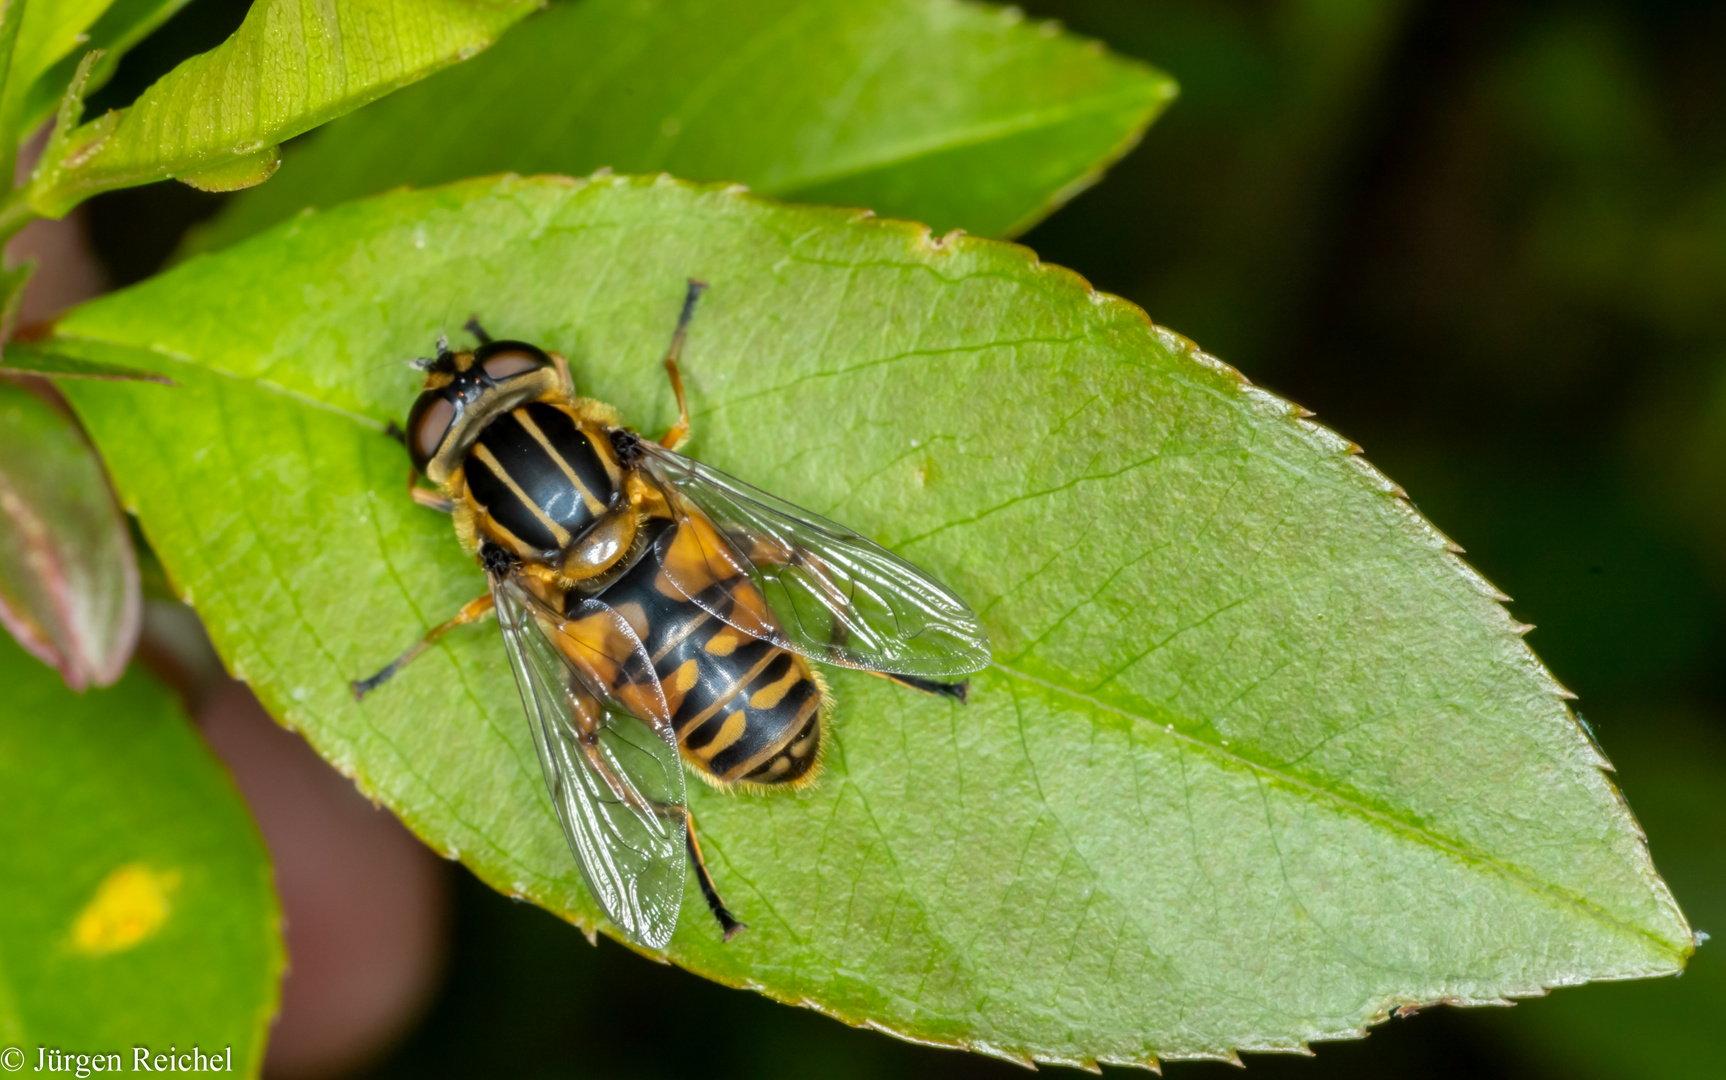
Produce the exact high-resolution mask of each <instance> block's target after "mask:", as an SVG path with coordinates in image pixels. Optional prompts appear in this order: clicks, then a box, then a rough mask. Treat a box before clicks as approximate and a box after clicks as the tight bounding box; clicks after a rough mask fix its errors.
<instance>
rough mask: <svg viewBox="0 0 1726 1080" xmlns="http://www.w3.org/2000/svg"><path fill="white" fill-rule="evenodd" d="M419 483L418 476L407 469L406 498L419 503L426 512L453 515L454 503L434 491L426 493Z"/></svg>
mask: <svg viewBox="0 0 1726 1080" xmlns="http://www.w3.org/2000/svg"><path fill="white" fill-rule="evenodd" d="M419 481H420V474H419V473H417V472H415V471H414V470H412V469H409V470H408V498H410V499H412V500H413V501H414V502H416V503H419V504H420V505H421V506H423V507H425V508H426V509H427V510H436V511H437V512H438V513H440V514H453V513H455V503H453V502H450V501H449V500H448V499H446V498H444V497H443V496H442V495H439V494H438V493H437V492H435V491H427V490H426V489H425V488H423V487H420V484H419Z"/></svg>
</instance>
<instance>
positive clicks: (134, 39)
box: [23, 0, 188, 132]
mask: <svg viewBox="0 0 1726 1080" xmlns="http://www.w3.org/2000/svg"><path fill="white" fill-rule="evenodd" d="M187 2H188V0H110V2H109V5H108V10H106V11H104V12H102V15H101V17H100V18H98V19H97V20H96V21H95V22H94V23H92V24H90V26H89V29H88V30H87V31H85V40H84V41H82V42H80V43H79V44H78V47H77V48H76V49H74V50H72V51H71V52H68V53H67V54H66V55H64V56H62V57H60V58H59V61H58V63H55V64H54V66H53V67H51V68H49V69H48V70H46V71H44V72H43V73H42V74H41V75H40V76H39V77H38V78H37V79H36V81H35V83H33V84H32V85H31V86H30V87H29V93H28V94H27V95H26V97H25V100H24V124H23V130H24V131H25V132H29V131H32V130H34V129H35V128H36V127H37V125H39V124H41V123H42V122H43V121H44V120H46V119H48V117H49V116H51V115H52V114H53V112H54V107H55V106H57V105H58V104H60V95H61V94H63V93H65V92H66V87H67V85H68V84H70V83H71V81H72V75H73V73H74V72H75V71H76V70H77V68H78V61H79V60H80V59H81V58H82V57H83V54H84V53H86V52H89V51H90V50H91V49H100V50H102V58H101V59H100V60H98V61H96V66H95V68H94V70H92V71H91V72H90V85H89V87H88V89H89V91H90V92H94V91H95V90H96V89H98V88H99V87H101V86H103V85H105V84H106V83H107V81H108V80H109V79H110V78H111V77H112V76H113V74H114V71H115V69H116V68H118V67H119V66H120V59H121V58H122V57H123V56H125V55H126V52H127V50H129V49H130V48H131V47H132V46H134V45H136V44H137V43H138V42H140V41H142V40H144V38H146V37H148V36H149V35H150V34H151V33H152V32H153V31H154V30H156V28H157V27H159V26H161V25H162V24H163V23H165V22H167V21H168V20H169V19H170V18H172V17H173V16H174V14H175V13H176V12H178V11H179V10H180V9H181V8H183V7H185V6H186V4H187ZM33 6H34V7H48V6H49V5H48V4H44V3H41V2H37V3H36V4H34V5H33Z"/></svg>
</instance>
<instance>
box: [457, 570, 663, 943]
mask: <svg viewBox="0 0 1726 1080" xmlns="http://www.w3.org/2000/svg"><path fill="white" fill-rule="evenodd" d="M491 592H492V597H493V598H494V600H495V601H496V603H497V620H498V625H499V626H500V627H501V628H502V630H503V640H504V645H505V647H506V648H507V649H508V651H509V659H510V664H511V666H512V667H513V668H514V669H515V679H516V685H517V686H518V687H519V688H520V690H521V701H522V705H523V706H524V707H525V708H526V709H527V719H528V724H529V726H530V727H531V728H532V729H533V742H534V746H535V748H536V749H537V750H538V751H539V764H540V768H541V770H542V771H543V772H544V774H545V784H546V787H547V788H548V789H549V790H550V791H551V802H552V806H554V807H555V808H556V810H557V816H558V820H559V821H560V822H561V823H562V824H563V833H564V836H565V837H566V838H568V840H569V849H570V851H571V852H573V853H574V854H575V861H576V864H577V865H578V866H580V867H581V874H582V877H583V879H585V880H586V882H587V887H588V891H590V892H591V893H592V894H593V897H594V899H596V900H598V901H599V905H600V907H602V908H604V909H605V913H606V915H607V916H609V917H610V919H611V921H612V922H613V923H615V924H616V925H617V928H618V929H620V930H622V931H623V932H624V933H625V934H627V935H628V936H629V938H630V939H631V940H632V941H635V942H636V943H638V944H640V945H643V946H645V947H647V948H650V949H661V948H664V947H665V945H666V943H667V942H669V941H670V940H671V933H672V931H673V930H675V929H676V928H677V914H678V908H679V907H680V906H681V904H682V901H683V875H684V870H685V855H684V844H685V840H684V819H683V817H682V815H681V814H678V813H676V812H672V813H669V814H667V813H665V812H663V811H664V809H665V808H681V807H682V806H683V805H684V793H683V769H682V767H681V765H680V764H679V762H678V758H677V750H676V748H675V747H673V746H672V745H671V744H669V743H668V742H666V740H665V739H664V738H662V737H661V736H659V735H658V734H656V733H655V732H654V731H653V730H652V729H651V728H649V727H648V726H647V725H646V724H644V723H643V722H642V721H640V720H638V719H636V718H635V717H633V716H630V715H629V714H628V713H627V712H625V711H624V710H623V708H622V707H621V706H619V705H618V703H617V702H616V701H615V700H613V699H611V697H610V696H609V695H608V694H606V693H605V691H604V690H603V689H602V688H600V687H597V686H595V685H594V684H593V682H592V681H591V679H590V677H589V676H588V675H587V674H585V673H584V672H582V671H581V670H580V669H579V668H578V667H577V666H576V665H575V664H574V663H572V662H571V661H570V660H569V659H568V658H567V657H566V656H565V654H564V653H563V652H562V651H561V650H560V649H558V647H557V646H556V645H555V644H553V643H552V640H551V638H550V637H549V635H550V634H553V633H556V632H557V629H556V627H557V625H558V622H559V620H558V617H557V616H556V615H555V613H553V612H551V611H549V609H547V608H545V606H544V605H542V604H540V603H539V602H538V601H537V600H536V599H535V598H534V597H533V596H531V595H530V594H528V593H527V592H526V591H525V590H524V589H523V588H522V587H521V585H520V584H519V583H517V582H516V581H514V580H513V579H511V578H508V577H495V576H494V577H493V578H492V580H491ZM638 647H639V646H638ZM584 730H585V731H590V732H593V733H594V736H595V737H594V738H592V739H591V740H589V741H584V740H583V738H582V732H583V731H584Z"/></svg>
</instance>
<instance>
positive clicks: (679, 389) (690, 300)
mask: <svg viewBox="0 0 1726 1080" xmlns="http://www.w3.org/2000/svg"><path fill="white" fill-rule="evenodd" d="M705 291H707V283H706V282H704V281H697V280H695V279H694V278H690V279H689V291H688V292H687V293H685V294H684V296H683V312H682V314H680V315H678V317H677V329H676V330H674V331H672V334H671V348H669V349H667V350H666V351H665V373H666V374H667V375H669V376H671V392H672V393H674V394H676V395H677V423H675V424H673V425H671V430H669V431H667V432H666V433H665V434H664V435H663V436H662V437H661V438H660V440H659V445H661V446H663V447H665V448H666V449H667V450H675V449H677V448H678V447H679V446H681V445H683V441H684V440H685V439H687V438H689V401H688V399H686V398H685V397H684V396H683V372H682V371H681V370H679V368H678V366H677V358H678V357H679V356H681V355H683V339H684V336H685V335H686V334H688V332H689V320H690V319H692V318H694V317H695V302H696V301H697V300H699V299H701V294H702V293H703V292H705Z"/></svg>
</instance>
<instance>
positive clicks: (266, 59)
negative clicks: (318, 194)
mask: <svg viewBox="0 0 1726 1080" xmlns="http://www.w3.org/2000/svg"><path fill="white" fill-rule="evenodd" d="M538 6H539V5H538V2H537V0H495V2H487V0H328V2H321V0H258V2H257V3H255V4H253V5H252V8H251V10H250V11H249V12H248V13H247V15H246V21H245V22H244V23H243V24H242V25H241V27H240V29H239V30H238V31H237V32H236V33H235V34H234V36H233V37H231V38H229V39H228V41H227V42H225V43H224V44H222V45H221V46H219V47H218V48H215V49H212V50H210V51H209V52H207V53H204V54H202V55H200V56H195V57H193V58H192V59H190V60H187V61H186V62H185V63H183V64H181V65H180V66H179V67H177V68H175V69H174V70H173V71H171V72H169V73H168V74H167V75H166V76H164V77H163V78H162V79H161V80H160V81H158V82H157V83H156V84H155V85H154V86H152V87H150V89H148V90H146V91H145V92H144V94H143V96H141V97H140V98H139V99H138V100H137V101H136V102H134V103H133V104H132V105H130V106H128V107H126V108H124V109H120V110H118V111H116V112H113V113H108V114H106V115H104V116H101V117H98V118H97V119H95V120H93V121H91V122H90V123H88V124H85V125H83V126H82V127H80V128H78V129H77V130H75V131H72V132H69V133H68V135H67V145H66V148H65V149H64V151H63V152H62V153H60V154H58V155H57V156H56V157H55V158H54V159H53V160H44V163H43V165H42V166H41V167H40V168H39V170H38V172H37V175H36V178H35V179H34V180H33V181H32V183H31V185H30V204H31V205H32V206H33V207H34V208H35V209H36V210H37V212H39V213H41V214H44V215H47V216H52V217H58V216H60V215H62V214H64V213H65V212H66V211H67V210H69V209H70V208H71V207H72V206H74V205H76V204H77V203H78V202H79V201H81V200H83V199H85V198H88V197H89V196H91V195H93V194H95V193H97V192H99V191H107V190H110V189H112V188H118V187H127V186H130V185H133V184H144V183H149V182H150V181H152V180H161V179H165V178H167V177H172V176H189V175H194V174H197V173H203V172H208V171H209V170H211V169H214V168H217V167H219V166H223V165H226V164H229V163H231V162H233V161H236V160H238V159H243V158H247V157H252V156H255V155H257V154H259V153H260V152H261V151H265V150H268V149H269V148H270V147H273V146H276V145H277V144H279V143H281V142H282V141H283V140H285V139H289V138H292V137H293V136H295V135H298V134H300V133H301V132H304V131H309V130H310V129H312V128H314V127H316V126H318V125H319V124H321V123H323V122H325V121H326V120H329V119H332V118H333V117H337V116H340V115H341V114H343V113H345V112H348V111H350V110H353V109H357V108H359V107H360V106H361V105H364V104H365V103H367V102H368V101H372V100H375V99H376V98H379V97H382V96H383V95H385V94H387V93H389V92H390V91H392V90H395V89H397V88H398V87H401V86H405V85H407V84H408V83H411V82H414V81H415V80H417V79H422V78H424V77H425V76H427V75H429V74H431V73H432V72H434V71H436V70H438V69H439V68H442V67H446V66H448V65H449V64H453V63H455V62H456V61H458V60H462V59H465V58H466V57H468V56H471V55H473V54H474V53H475V52H478V51H479V50H480V49H483V48H485V47H486V46H487V45H489V44H491V42H492V41H493V40H494V39H495V38H496V37H497V35H498V34H500V33H502V32H503V30H504V29H505V28H507V27H508V26H509V25H510V24H511V23H513V22H515V21H516V20H517V19H519V18H521V17H522V16H524V15H526V14H528V13H529V12H531V11H533V10H534V9H535V8H537V7H538ZM53 149H54V148H53V147H50V150H51V151H52V150H53ZM45 158H46V155H45ZM264 175H267V173H266V174H264Z"/></svg>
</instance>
